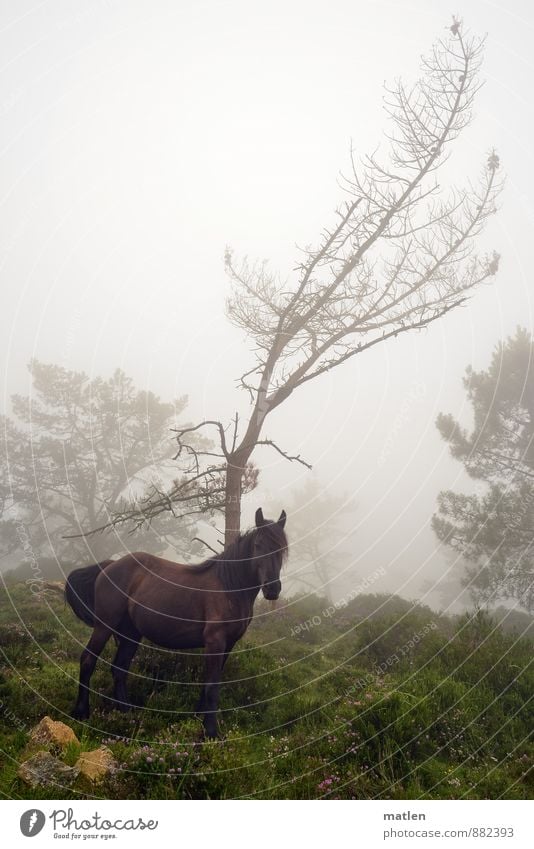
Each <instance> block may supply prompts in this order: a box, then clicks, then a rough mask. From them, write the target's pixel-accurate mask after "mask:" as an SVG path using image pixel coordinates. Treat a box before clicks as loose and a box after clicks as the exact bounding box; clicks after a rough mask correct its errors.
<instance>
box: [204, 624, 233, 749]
mask: <svg viewBox="0 0 534 849" xmlns="http://www.w3.org/2000/svg"><path fill="white" fill-rule="evenodd" d="M204 645H205V651H204V655H205V658H206V661H205V670H206V671H205V683H204V688H203V690H202V695H201V697H200V702H199V707H200V709H201V710H202V711H203V713H204V731H205V733H206V737H210V738H214V737H217V736H218V730H217V710H218V708H219V690H220V684H221V676H222V671H223V667H224V664H225V662H226V658H227V657H228V654H229V653H230V649H228V647H227V643H226V639H225V638H223V637H222V636H219V635H216V634H214V635H213V636H210V637H207V638H206V641H205V644H204Z"/></svg>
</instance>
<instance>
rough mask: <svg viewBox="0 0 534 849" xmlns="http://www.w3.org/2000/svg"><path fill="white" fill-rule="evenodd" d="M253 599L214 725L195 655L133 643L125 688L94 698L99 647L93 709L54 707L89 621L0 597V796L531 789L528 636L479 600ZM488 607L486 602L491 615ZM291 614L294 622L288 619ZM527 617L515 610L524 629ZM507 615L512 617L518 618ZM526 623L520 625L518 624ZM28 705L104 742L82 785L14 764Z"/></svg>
mask: <svg viewBox="0 0 534 849" xmlns="http://www.w3.org/2000/svg"><path fill="white" fill-rule="evenodd" d="M324 609H325V603H324V602H322V601H321V600H320V599H315V598H314V599H296V600H292V603H291V604H290V605H289V606H287V607H286V608H283V609H281V610H279V611H276V612H274V613H273V612H271V611H270V610H269V608H267V606H266V605H264V604H262V603H258V605H257V616H256V618H255V620H254V621H253V623H252V625H251V627H250V628H249V630H248V632H247V634H246V636H245V638H244V639H243V640H242V641H241V642H240V643H238V645H237V646H236V649H235V650H234V652H233V653H232V655H231V656H230V659H229V661H228V663H227V666H226V670H225V683H224V684H223V686H222V688H221V708H222V710H221V714H220V719H221V730H222V735H223V736H222V739H221V740H217V741H212V742H207V741H204V740H203V738H202V729H201V725H200V722H199V720H198V719H197V718H196V717H195V716H194V713H193V711H194V704H195V701H196V699H197V697H198V689H199V682H200V681H201V678H202V658H201V656H200V655H198V654H197V653H189V654H185V653H184V654H179V653H173V652H168V651H165V650H162V649H158V648H156V647H153V646H150V645H143V646H142V648H141V649H140V651H139V653H138V655H137V657H136V659H135V660H134V663H133V666H132V675H131V678H130V693H131V696H132V697H133V699H132V700H133V701H134V703H135V704H138V705H140V706H142V707H140V708H139V709H138V710H136V711H133V712H132V713H130V714H121V713H118V712H116V711H114V710H112V709H111V704H110V702H109V701H107V700H106V696H107V695H109V694H110V693H111V676H110V669H109V662H110V660H111V656H112V653H113V646H112V645H108V647H107V649H106V651H105V653H104V655H103V657H102V659H101V661H100V663H99V664H98V666H97V671H96V672H95V675H94V678H93V682H92V683H93V688H94V692H93V694H92V700H91V701H92V706H93V713H92V716H91V719H90V720H89V722H87V723H79V722H75V721H74V720H71V718H70V716H69V711H70V709H71V707H72V704H73V701H74V699H75V695H76V688H77V671H78V659H79V654H80V651H81V647H82V646H83V645H84V643H85V642H86V641H87V638H88V635H89V629H88V628H87V627H86V626H85V625H83V624H82V623H81V622H79V621H78V620H76V619H75V618H74V616H73V614H72V613H71V611H70V610H69V609H68V608H66V607H65V605H64V604H63V602H62V600H61V599H60V598H59V597H58V596H56V595H53V594H52V595H47V596H46V598H44V599H43V598H40V597H38V596H36V595H34V594H33V593H32V592H31V591H30V588H29V587H28V586H27V585H25V584H23V583H21V584H16V585H14V586H10V587H9V588H8V589H7V590H5V591H2V592H1V593H0V646H1V650H2V652H1V654H0V661H1V665H0V793H2V795H3V796H4V797H8V798H62V799H69V798H80V797H88V796H96V797H98V798H151V799H171V798H172V799H177V798H178V799H181V798H183V799H189V798H193V799H199V798H201V799H210V798H211V799H222V798H231V799H235V798H242V797H246V798H259V799H272V798H276V799H310V798H325V799H331V798H339V799H347V798H348V799H352V798H356V799H360V798H366V799H372V798H388V799H416V798H428V799H449V798H453V799H458V798H465V799H487V798H491V799H496V798H506V799H531V798H532V797H533V795H534V794H533V789H534V787H533V784H534V782H533V771H532V766H533V763H534V745H533V741H532V729H533V727H534V723H533V713H534V712H533V703H532V697H533V693H534V673H533V668H532V642H531V640H530V639H526V638H524V637H521V631H520V630H518V629H517V628H515V629H512V630H509V631H508V632H507V631H506V630H505V629H504V627H505V625H504V623H503V626H501V625H499V624H498V623H497V620H494V619H492V618H491V617H489V616H488V615H486V614H483V613H478V614H476V615H473V616H467V615H466V616H464V617H456V618H450V617H447V616H440V615H438V614H436V613H435V612H433V611H432V610H430V609H429V608H425V607H422V606H420V605H417V604H411V603H410V602H407V601H405V600H403V599H400V598H398V597H394V596H393V597H391V596H375V595H370V596H359V597H357V598H356V599H354V601H353V602H351V604H349V605H348V606H347V607H344V608H340V609H339V610H337V611H336V612H334V613H332V614H331V615H325V614H324ZM500 618H502V615H501V617H500ZM306 623H308V624H307V626H306ZM530 625H531V623H530V622H527V623H525V628H527V627H529V628H530ZM525 628H523V630H525ZM530 634H532V629H531V628H530ZM45 714H49V715H50V716H52V717H53V718H54V719H61V720H63V721H65V722H67V723H68V724H69V725H71V727H72V728H73V729H74V731H75V732H76V734H77V736H78V738H79V740H80V746H79V747H78V746H71V747H70V748H69V750H68V751H67V753H66V755H65V759H66V761H67V762H68V763H74V762H75V760H76V758H77V757H78V755H79V753H80V751H83V750H87V749H91V748H95V747H97V746H99V745H102V744H105V745H107V746H109V748H110V749H111V750H112V751H113V753H114V755H115V757H116V759H117V761H118V762H119V763H120V770H119V771H118V772H117V773H116V774H115V775H114V776H113V777H112V778H110V779H107V780H106V781H105V782H104V783H103V784H101V785H98V786H97V787H96V788H94V789H93V790H92V791H91V793H88V792H86V793H84V792H82V791H80V790H77V789H68V788H64V787H57V786H51V787H46V788H42V789H40V790H30V789H29V788H28V787H26V785H24V784H23V783H22V782H21V781H20V780H19V779H18V778H17V775H16V773H17V768H18V764H19V761H20V759H21V756H22V754H23V752H24V749H25V746H26V743H27V732H28V731H29V729H30V728H31V727H32V726H33V725H35V724H36V723H37V722H38V721H39V720H40V719H41V718H42V717H43V716H44V715H45Z"/></svg>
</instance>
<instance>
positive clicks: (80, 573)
mask: <svg viewBox="0 0 534 849" xmlns="http://www.w3.org/2000/svg"><path fill="white" fill-rule="evenodd" d="M110 563H113V560H103V561H102V562H101V563H95V564H94V565H93V566H82V568H81V569H74V571H73V572H71V573H70V575H69V576H68V578H67V580H66V582H65V601H66V602H67V604H69V605H70V607H72V609H73V611H74V613H75V614H76V616H77V617H78V619H81V620H82V622H85V624H86V625H90V626H91V628H92V627H93V626H94V624H95V618H94V617H95V583H96V579H97V578H98V576H99V575H100V572H101V571H102V570H103V569H105V568H106V566H109V564H110Z"/></svg>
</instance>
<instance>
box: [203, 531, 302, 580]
mask: <svg viewBox="0 0 534 849" xmlns="http://www.w3.org/2000/svg"><path fill="white" fill-rule="evenodd" d="M258 530H261V532H262V533H264V534H266V536H267V537H268V539H269V542H270V543H271V544H272V546H273V552H274V551H281V552H282V558H283V559H285V557H286V556H287V550H288V544H287V537H286V535H285V532H284V530H283V528H281V527H280V525H279V524H278V523H277V522H269V523H268V524H265V525H262V526H261V528H252V530H250V531H247V532H246V533H244V534H239V536H238V537H237V538H236V539H235V540H234V541H233V542H231V543H230V545H227V546H226V548H225V549H224V551H221V553H220V554H216V555H215V556H214V557H209V558H208V559H207V560H204V561H203V562H202V563H197V564H194V565H190V566H188V567H187V568H188V569H191V570H192V571H195V572H206V571H207V570H208V569H215V570H216V572H217V577H218V578H219V579H220V581H221V583H222V585H223V587H224V589H225V590H226V591H227V592H231V591H233V590H243V589H249V588H250V586H251V585H250V573H249V574H247V571H248V570H246V569H244V566H245V564H246V563H247V561H249V560H250V558H251V555H252V542H253V539H254V535H255V534H256V533H258Z"/></svg>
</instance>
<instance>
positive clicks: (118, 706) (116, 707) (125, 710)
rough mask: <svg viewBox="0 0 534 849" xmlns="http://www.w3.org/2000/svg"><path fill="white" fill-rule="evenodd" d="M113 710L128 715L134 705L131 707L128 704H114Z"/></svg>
mask: <svg viewBox="0 0 534 849" xmlns="http://www.w3.org/2000/svg"><path fill="white" fill-rule="evenodd" d="M113 709H114V710H118V711H119V713H129V712H130V711H131V710H133V709H134V705H131V704H130V703H129V702H114V703H113Z"/></svg>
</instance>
